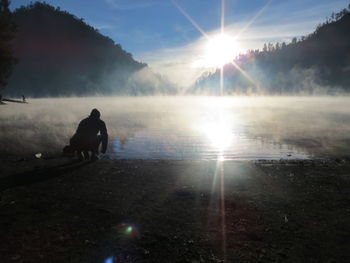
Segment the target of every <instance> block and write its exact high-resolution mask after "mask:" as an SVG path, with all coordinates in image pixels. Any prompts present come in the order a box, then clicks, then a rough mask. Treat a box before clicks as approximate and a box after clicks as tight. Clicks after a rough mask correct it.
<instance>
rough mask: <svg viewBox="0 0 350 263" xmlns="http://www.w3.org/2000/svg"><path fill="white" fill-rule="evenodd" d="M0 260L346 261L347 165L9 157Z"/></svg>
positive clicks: (0, 184) (1, 184) (349, 224)
mask: <svg viewBox="0 0 350 263" xmlns="http://www.w3.org/2000/svg"><path fill="white" fill-rule="evenodd" d="M1 167H2V169H1V177H0V197H1V200H0V236H1V239H0V244H1V245H0V259H1V260H0V262H3V263H5V262H28V263H29V262H100V263H112V262H192V263H195V262H325V263H326V262H327V263H331V262H349V259H350V251H349V244H350V234H349V233H350V202H349V201H350V200H349V199H350V197H349V194H350V163H349V162H348V161H345V160H333V161H326V162H324V161H300V162H293V161H289V162H269V161H261V162H253V161H224V162H216V161H156V160H99V161H97V162H93V163H89V162H80V163H79V162H75V161H72V160H69V159H64V158H58V159H52V160H15V159H14V160H1Z"/></svg>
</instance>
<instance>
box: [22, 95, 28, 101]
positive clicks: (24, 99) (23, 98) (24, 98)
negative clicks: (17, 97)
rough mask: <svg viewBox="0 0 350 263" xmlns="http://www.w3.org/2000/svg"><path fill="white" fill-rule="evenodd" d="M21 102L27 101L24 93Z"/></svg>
mask: <svg viewBox="0 0 350 263" xmlns="http://www.w3.org/2000/svg"><path fill="white" fill-rule="evenodd" d="M22 102H23V103H25V102H27V101H26V97H24V95H22Z"/></svg>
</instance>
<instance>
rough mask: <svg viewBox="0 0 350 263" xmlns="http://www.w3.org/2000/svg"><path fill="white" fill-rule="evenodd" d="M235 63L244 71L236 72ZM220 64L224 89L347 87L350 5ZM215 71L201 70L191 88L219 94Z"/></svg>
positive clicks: (328, 90) (317, 90) (290, 90)
mask: <svg viewBox="0 0 350 263" xmlns="http://www.w3.org/2000/svg"><path fill="white" fill-rule="evenodd" d="M234 63H235V64H236V65H238V66H239V67H240V68H241V69H243V70H244V71H245V72H246V73H247V74H248V75H249V76H250V77H248V75H245V76H244V74H242V73H241V72H239V70H238V69H237V67H235V66H234V65H233V64H234ZM234 63H233V64H230V65H226V66H225V68H224V75H225V91H226V92H227V93H243V94H244V93H256V92H258V93H265V94H266V93H268V94H293V93H294V94H295V93H299V94H300V93H303V94H315V93H323V94H334V93H337V92H343V91H346V92H348V91H350V5H349V9H343V10H342V11H341V12H339V13H337V14H334V13H333V14H332V16H331V18H330V19H327V21H326V22H325V23H323V24H322V25H319V26H318V27H317V29H316V30H315V32H313V33H312V34H310V35H308V36H306V37H301V38H300V39H296V38H294V39H293V40H292V42H291V43H289V44H286V43H276V44H272V43H268V44H265V45H264V48H263V50H251V51H248V52H247V54H244V55H240V56H238V57H237V58H236V59H235V61H234ZM219 77H220V72H219V71H218V70H217V71H216V72H214V73H208V74H204V75H203V76H202V77H201V78H200V79H198V81H197V82H196V84H195V85H194V87H193V89H192V91H193V92H197V93H201V92H205V93H209V94H215V93H217V92H218V83H219Z"/></svg>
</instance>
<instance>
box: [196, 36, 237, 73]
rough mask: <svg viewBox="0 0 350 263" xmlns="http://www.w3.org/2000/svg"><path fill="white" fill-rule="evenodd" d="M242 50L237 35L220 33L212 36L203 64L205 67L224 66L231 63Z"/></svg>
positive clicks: (205, 49) (205, 50)
mask: <svg viewBox="0 0 350 263" xmlns="http://www.w3.org/2000/svg"><path fill="white" fill-rule="evenodd" d="M240 51H241V48H240V46H239V44H238V41H237V39H236V38H235V37H233V36H230V35H226V34H218V35H215V36H213V37H211V38H210V39H209V40H208V42H207V43H206V46H205V48H204V55H203V61H202V62H203V65H204V66H205V67H216V68H219V67H222V66H224V65H225V64H228V63H230V62H231V61H232V60H233V59H234V58H235V57H236V56H237V55H238V54H239V52H240Z"/></svg>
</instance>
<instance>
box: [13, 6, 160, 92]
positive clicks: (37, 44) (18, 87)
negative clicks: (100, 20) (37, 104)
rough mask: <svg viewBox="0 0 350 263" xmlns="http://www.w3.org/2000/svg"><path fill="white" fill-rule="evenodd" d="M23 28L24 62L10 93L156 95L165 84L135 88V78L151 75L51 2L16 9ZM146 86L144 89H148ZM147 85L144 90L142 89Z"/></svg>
mask: <svg viewBox="0 0 350 263" xmlns="http://www.w3.org/2000/svg"><path fill="white" fill-rule="evenodd" d="M13 15H14V20H15V22H16V23H17V25H18V34H17V38H16V39H15V41H14V43H13V44H14V52H15V55H16V57H17V58H19V64H18V65H17V67H16V68H15V70H14V72H13V75H12V77H11V78H10V80H9V85H8V87H7V88H6V93H7V94H10V95H15V96H18V95H21V94H25V95H26V96H66V95H68V96H69V95H93V94H150V93H154V92H161V89H162V88H163V86H164V85H165V84H163V86H161V85H160V84H158V86H154V85H153V83H142V82H141V84H140V83H139V84H140V87H138V86H135V83H137V81H136V82H135V77H134V74H135V73H138V72H139V71H140V70H141V71H147V72H148V73H149V74H151V75H152V77H153V78H155V79H157V80H158V81H159V82H161V81H162V79H161V78H160V77H159V76H157V75H154V74H153V73H152V72H151V71H150V70H148V69H147V70H145V69H146V68H147V65H146V64H143V63H139V62H137V61H135V60H134V59H133V58H132V55H131V54H130V53H127V52H126V51H124V50H123V49H122V48H121V46H120V45H119V44H115V43H114V42H113V40H112V39H110V38H108V37H105V36H103V35H101V34H100V33H99V32H98V31H97V30H96V29H94V28H93V27H91V26H89V25H87V24H86V23H85V22H84V21H83V19H78V18H77V17H75V16H74V15H72V14H69V13H68V12H65V11H61V10H60V9H59V8H54V7H52V6H50V5H48V4H46V3H39V2H37V3H34V4H30V5H28V6H26V7H21V8H19V9H17V10H15V11H14V13H13ZM143 84H144V85H143ZM141 85H142V86H141Z"/></svg>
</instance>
